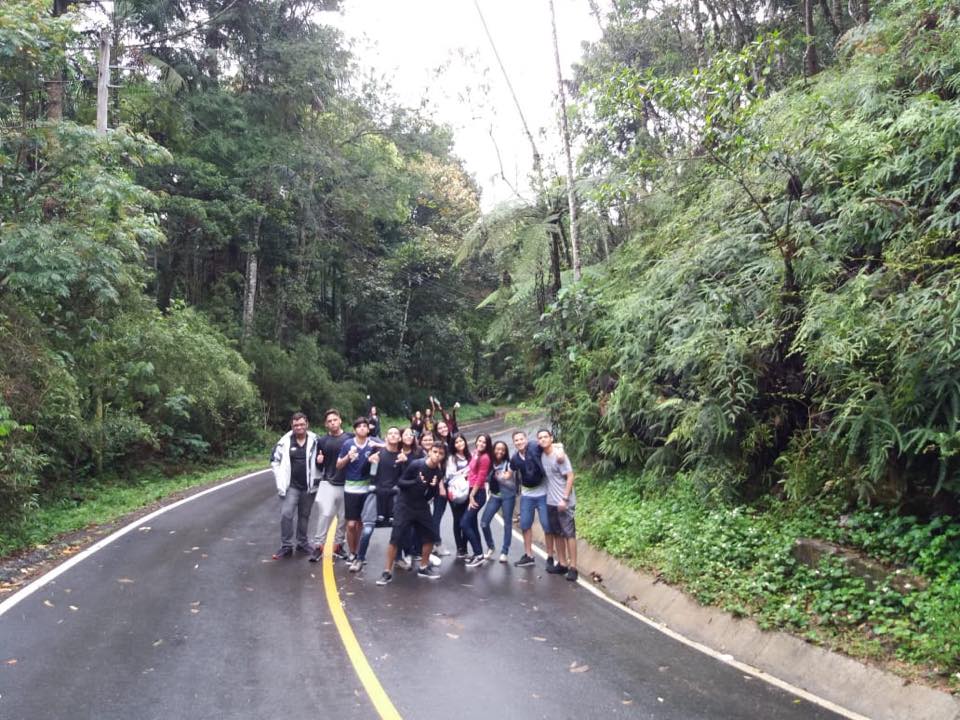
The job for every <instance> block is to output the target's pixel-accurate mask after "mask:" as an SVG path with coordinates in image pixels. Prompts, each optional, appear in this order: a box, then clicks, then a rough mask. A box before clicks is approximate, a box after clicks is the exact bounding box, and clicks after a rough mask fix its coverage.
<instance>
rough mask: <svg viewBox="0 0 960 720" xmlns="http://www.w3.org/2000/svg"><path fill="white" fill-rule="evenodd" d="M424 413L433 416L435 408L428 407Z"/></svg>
mask: <svg viewBox="0 0 960 720" xmlns="http://www.w3.org/2000/svg"><path fill="white" fill-rule="evenodd" d="M423 414H424V415H429V416H431V417H433V408H426V409H425V410H424V411H423Z"/></svg>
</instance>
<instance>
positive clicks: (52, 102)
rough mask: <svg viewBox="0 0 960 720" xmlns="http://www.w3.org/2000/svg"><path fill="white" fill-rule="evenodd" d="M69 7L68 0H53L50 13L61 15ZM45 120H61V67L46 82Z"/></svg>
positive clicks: (62, 92)
mask: <svg viewBox="0 0 960 720" xmlns="http://www.w3.org/2000/svg"><path fill="white" fill-rule="evenodd" d="M68 7H69V0H53V8H52V9H51V14H52V15H53V16H54V17H60V16H61V15H63V14H64V13H65V12H66V11H67V8H68ZM46 85H47V120H50V121H51V122H60V121H61V120H63V97H64V95H65V93H64V91H63V67H58V68H57V70H56V72H55V73H54V76H53V78H52V79H50V80H48V81H47V83H46Z"/></svg>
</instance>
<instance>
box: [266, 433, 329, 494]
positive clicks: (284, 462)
mask: <svg viewBox="0 0 960 720" xmlns="http://www.w3.org/2000/svg"><path fill="white" fill-rule="evenodd" d="M292 439H293V430H291V431H290V432H288V433H287V434H286V435H284V436H283V437H282V438H280V442H278V443H277V446H276V447H275V448H274V449H273V456H272V457H271V458H270V465H271V467H273V479H274V480H276V481H277V492H278V493H280V497H283V496H284V495H286V494H287V488H288V487H290V443H291V441H292ZM318 442H319V438H318V437H317V434H316V433H314V432H310V431H309V430H307V492H316V491H317V483H318V482H319V480H320V476H319V474H318V473H317V450H318V449H319V448H318V447H317V443H318Z"/></svg>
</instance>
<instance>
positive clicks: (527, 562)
mask: <svg viewBox="0 0 960 720" xmlns="http://www.w3.org/2000/svg"><path fill="white" fill-rule="evenodd" d="M536 564H537V561H536V560H534V559H533V558H532V557H530V556H529V555H527V554H526V553H524V554H523V555H521V556H520V559H519V560H517V561H516V562H515V563H514V564H513V566H514V567H533V566H534V565H536Z"/></svg>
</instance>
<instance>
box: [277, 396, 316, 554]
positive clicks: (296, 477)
mask: <svg viewBox="0 0 960 720" xmlns="http://www.w3.org/2000/svg"><path fill="white" fill-rule="evenodd" d="M309 427H310V423H309V422H308V421H307V416H306V415H304V414H303V413H301V412H298V413H294V415H293V417H292V418H291V419H290V432H288V433H287V434H286V435H284V436H283V437H282V438H280V441H279V442H278V443H277V445H276V447H275V448H274V449H273V456H272V457H271V459H270V465H271V466H272V467H273V477H274V480H275V481H276V483H277V493H278V494H279V496H280V500H281V504H280V549H279V550H277V552H275V553H274V554H273V559H274V560H280V559H281V558H288V557H290V556H291V555H293V548H294V546H293V537H294V530H293V522H294V514H296V519H297V530H296V537H297V546H296V548H297V550H299V551H300V552H304V553H312V552H313V548H312V547H311V546H310V543H308V542H307V524H308V523H309V522H310V510H312V509H313V502H314V500H315V498H316V494H317V474H318V473H317V471H316V457H317V442H318V441H317V436H316V435H315V434H314V433H312V432H310V431H309V430H308V428H309Z"/></svg>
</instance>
